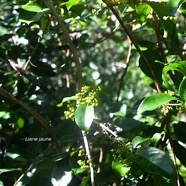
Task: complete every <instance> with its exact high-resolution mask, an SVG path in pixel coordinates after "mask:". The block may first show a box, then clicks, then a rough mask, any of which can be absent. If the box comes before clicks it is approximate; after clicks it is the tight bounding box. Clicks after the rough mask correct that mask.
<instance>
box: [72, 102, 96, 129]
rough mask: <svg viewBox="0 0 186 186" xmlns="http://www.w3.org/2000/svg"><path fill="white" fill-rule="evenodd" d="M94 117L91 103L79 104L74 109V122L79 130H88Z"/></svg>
mask: <svg viewBox="0 0 186 186" xmlns="http://www.w3.org/2000/svg"><path fill="white" fill-rule="evenodd" d="M93 119H94V107H93V106H92V105H80V106H79V107H78V108H77V109H76V111H75V122H76V124H77V125H78V126H79V128H80V129H81V130H86V131H88V130H89V129H90V126H91V124H92V122H93Z"/></svg>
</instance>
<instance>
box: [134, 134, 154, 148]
mask: <svg viewBox="0 0 186 186" xmlns="http://www.w3.org/2000/svg"><path fill="white" fill-rule="evenodd" d="M131 143H132V145H133V148H136V147H137V146H138V145H140V144H141V145H149V144H150V143H151V139H150V138H142V137H141V136H136V137H135V138H134V139H133V140H132V142H131Z"/></svg>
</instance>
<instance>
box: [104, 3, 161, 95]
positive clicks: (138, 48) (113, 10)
mask: <svg viewBox="0 0 186 186" xmlns="http://www.w3.org/2000/svg"><path fill="white" fill-rule="evenodd" d="M107 6H108V8H109V9H110V10H111V11H112V13H113V14H114V15H115V17H116V18H117V20H118V21H119V23H120V25H121V27H122V28H123V30H124V31H125V32H126V34H127V35H128V37H129V38H130V40H131V42H132V43H133V45H134V46H135V48H136V50H137V52H138V53H139V54H140V56H141V57H142V58H143V60H144V62H145V63H146V65H147V67H148V69H149V71H150V73H151V75H152V77H153V80H154V84H155V86H156V89H157V91H158V92H161V89H160V86H159V83H158V81H157V78H156V75H155V73H154V71H153V70H152V68H151V65H150V64H149V62H148V60H147V58H146V57H145V55H144V53H143V52H142V51H141V49H140V47H139V46H138V45H137V43H136V41H135V39H134V37H133V35H132V34H131V33H130V31H129V30H128V28H127V27H126V25H125V24H124V22H123V21H122V19H121V17H120V15H119V14H118V13H117V11H116V10H115V8H114V7H113V6H109V5H108V4H107Z"/></svg>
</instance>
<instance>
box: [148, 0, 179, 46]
mask: <svg viewBox="0 0 186 186" xmlns="http://www.w3.org/2000/svg"><path fill="white" fill-rule="evenodd" d="M173 1H174V0H173ZM148 4H149V5H150V6H151V7H152V8H153V10H154V11H155V12H156V14H157V15H158V17H159V19H160V21H161V23H162V25H163V27H164V29H165V31H166V33H167V37H166V44H167V45H168V46H169V48H171V49H173V48H179V39H178V34H177V30H176V24H175V21H174V19H172V13H171V10H170V9H169V8H168V6H167V5H166V4H165V3H157V2H148Z"/></svg>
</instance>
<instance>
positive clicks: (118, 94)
mask: <svg viewBox="0 0 186 186" xmlns="http://www.w3.org/2000/svg"><path fill="white" fill-rule="evenodd" d="M127 38H128V43H129V49H128V54H127V59H126V63H125V64H126V68H125V69H124V70H123V73H122V76H121V80H120V83H119V88H118V92H117V101H119V97H120V92H121V89H122V86H123V81H124V78H125V75H126V74H127V70H128V68H129V65H130V57H131V55H132V42H131V40H130V38H129V37H127Z"/></svg>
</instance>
